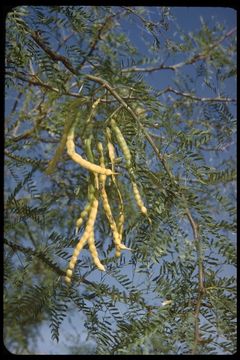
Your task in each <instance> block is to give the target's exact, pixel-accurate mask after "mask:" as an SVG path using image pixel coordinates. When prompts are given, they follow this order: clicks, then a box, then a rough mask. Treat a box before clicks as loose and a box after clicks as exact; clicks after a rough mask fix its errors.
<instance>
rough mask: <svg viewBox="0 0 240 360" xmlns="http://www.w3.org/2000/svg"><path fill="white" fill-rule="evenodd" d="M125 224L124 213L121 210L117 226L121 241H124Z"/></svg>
mask: <svg viewBox="0 0 240 360" xmlns="http://www.w3.org/2000/svg"><path fill="white" fill-rule="evenodd" d="M123 225H124V213H123V212H120V214H119V217H118V221H117V228H118V233H119V237H120V241H122V234H123Z"/></svg>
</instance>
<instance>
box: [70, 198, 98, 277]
mask: <svg viewBox="0 0 240 360" xmlns="http://www.w3.org/2000/svg"><path fill="white" fill-rule="evenodd" d="M97 210H98V200H97V199H96V198H95V199H94V200H93V202H92V207H91V209H90V211H89V218H88V221H87V225H86V229H85V231H84V233H83V235H82V237H81V239H80V240H79V242H78V244H77V246H76V247H75V249H74V251H73V255H72V257H71V260H70V262H69V265H68V269H67V271H66V277H65V281H66V282H67V283H68V284H70V282H71V276H72V272H69V270H70V271H73V270H74V268H75V265H76V262H77V258H78V255H79V253H80V251H81V250H82V248H83V247H84V245H85V244H86V242H87V240H88V238H89V236H90V234H91V232H92V231H93V228H94V222H95V220H96V216H97Z"/></svg>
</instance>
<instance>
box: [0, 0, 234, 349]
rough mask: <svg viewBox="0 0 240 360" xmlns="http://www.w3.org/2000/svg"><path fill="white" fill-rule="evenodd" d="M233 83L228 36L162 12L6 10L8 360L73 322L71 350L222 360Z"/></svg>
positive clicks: (230, 275)
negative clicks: (45, 331)
mask: <svg viewBox="0 0 240 360" xmlns="http://www.w3.org/2000/svg"><path fill="white" fill-rule="evenodd" d="M174 27H175V29H177V32H176V34H175V35H173V30H172V29H174ZM235 76H236V29H235V28H225V27H224V26H223V25H222V24H221V23H217V22H216V21H215V22H212V23H211V24H207V23H206V22H204V20H203V19H202V21H201V28H199V29H197V28H196V29H194V31H193V32H191V33H185V32H184V31H183V30H181V29H180V28H179V27H177V24H176V20H175V19H174V18H173V16H172V15H171V8H170V9H169V8H165V7H162V8H158V7H156V8H154V9H152V8H142V7H125V6H119V7H114V6H109V7H102V6H89V7H82V6H49V7H47V6H46V7H45V6H40V7H38V6H21V7H16V8H13V9H12V10H11V11H10V12H8V14H7V17H6V76H5V94H6V97H5V99H6V111H5V112H6V117H5V150H4V153H5V184H4V194H5V228H4V247H5V252H4V341H5V345H6V347H7V348H8V350H10V351H11V352H15V353H24V352H25V353H26V352H27V353H34V351H35V350H34V346H33V345H32V341H35V342H36V341H38V333H39V329H40V328H41V324H43V322H46V321H47V322H48V324H49V326H50V328H51V333H52V339H54V340H56V347H57V346H58V343H57V342H58V341H59V342H61V339H62V338H63V334H64V333H65V332H66V330H65V329H66V328H65V327H66V319H68V318H70V317H71V316H72V315H74V317H75V319H76V318H79V328H78V329H77V330H76V331H77V334H76V336H78V335H79V334H80V333H81V332H82V331H85V332H86V334H87V339H89V341H90V340H91V344H94V345H91V346H92V348H91V350H87V349H86V352H87V351H90V352H92V353H96V354H122V353H123V354H141V353H144V354H220V353H225V354H231V353H234V352H235V349H236V344H235V342H236V337H235V336H236V276H235V266H236V258H235V235H234V234H235V227H236V225H235V220H236V219H235V218H236V204H235V197H236V184H235V180H236V164H235V158H236V156H235V143H236V141H235V140H236V139H235V134H236V119H235V103H236V100H235V98H234V97H235V93H234V88H233V86H232V84H233V83H234V78H235ZM87 343H88V342H87V340H86V343H85V345H86V344H87ZM33 344H34V343H33ZM74 347H75V348H74ZM73 348H74V349H75V350H74V352H75V353H80V352H81V337H80V340H79V342H78V341H77V342H76V344H75V345H73V346H72V350H71V351H73ZM89 349H90V348H89ZM69 351H70V350H69ZM82 351H83V350H82Z"/></svg>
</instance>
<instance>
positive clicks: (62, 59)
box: [31, 31, 78, 75]
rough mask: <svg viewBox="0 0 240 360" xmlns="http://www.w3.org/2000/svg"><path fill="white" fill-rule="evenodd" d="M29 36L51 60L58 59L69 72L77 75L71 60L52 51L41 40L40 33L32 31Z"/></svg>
mask: <svg viewBox="0 0 240 360" xmlns="http://www.w3.org/2000/svg"><path fill="white" fill-rule="evenodd" d="M31 36H32V38H33V40H34V41H35V42H36V43H37V44H38V46H40V47H41V48H42V49H43V50H44V51H45V52H46V53H47V54H48V56H49V57H50V58H51V59H52V60H53V61H60V62H61V63H62V64H63V65H64V66H65V67H66V68H67V69H68V70H69V71H70V72H71V73H73V74H74V75H78V71H77V70H76V69H74V67H73V66H72V64H71V62H70V61H69V60H68V59H67V58H66V57H65V56H62V55H59V54H58V53H56V52H54V51H52V50H51V49H50V48H49V47H48V46H47V45H46V44H45V43H44V41H43V39H42V38H41V36H40V33H39V32H37V31H32V32H31Z"/></svg>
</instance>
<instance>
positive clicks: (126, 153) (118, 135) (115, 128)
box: [111, 119, 132, 167]
mask: <svg viewBox="0 0 240 360" xmlns="http://www.w3.org/2000/svg"><path fill="white" fill-rule="evenodd" d="M111 127H112V129H113V132H114V134H115V136H116V139H117V141H118V144H119V146H120V148H121V150H122V152H123V155H124V158H125V160H126V165H127V167H130V166H131V158H132V156H131V153H130V150H129V148H128V145H127V143H126V140H125V139H124V136H123V134H122V132H121V130H120V129H119V127H118V126H117V123H116V121H115V120H114V119H111Z"/></svg>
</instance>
